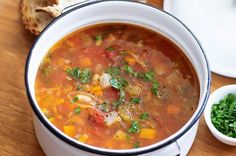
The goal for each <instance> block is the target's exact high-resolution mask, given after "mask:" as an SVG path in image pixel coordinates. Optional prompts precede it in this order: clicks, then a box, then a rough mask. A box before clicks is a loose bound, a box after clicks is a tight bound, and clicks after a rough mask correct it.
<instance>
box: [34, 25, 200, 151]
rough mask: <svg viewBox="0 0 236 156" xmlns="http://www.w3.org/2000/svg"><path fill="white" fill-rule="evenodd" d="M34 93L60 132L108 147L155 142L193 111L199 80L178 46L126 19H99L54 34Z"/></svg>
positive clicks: (165, 136) (174, 129)
mask: <svg viewBox="0 0 236 156" xmlns="http://www.w3.org/2000/svg"><path fill="white" fill-rule="evenodd" d="M35 94H36V99H37V101H38V104H39V106H40V108H41V110H42V112H43V113H44V114H45V116H46V117H47V118H48V119H49V121H50V122H52V123H53V124H54V125H55V126H56V127H57V128H58V129H59V130H61V131H62V132H64V133H65V134H66V135H68V136H70V137H72V138H74V139H76V140H78V141H80V142H84V143H86V144H90V145H93V146H97V147H103V148H109V149H131V148H138V147H143V146H147V145H150V144H153V143H156V142H158V141H161V140H163V139H165V138H167V137H168V136H170V135H172V134H174V133H175V132H176V131H178V130H179V129H180V128H181V127H182V126H183V125H184V124H185V123H186V122H187V121H188V120H189V119H190V117H191V116H192V115H193V113H194V111H195V110H196V107H197V104H198V99H199V82H198V79H197V75H196V73H195V71H194V69H193V66H192V65H191V63H190V62H189V61H188V59H187V58H186V56H185V55H184V53H183V51H182V50H181V49H180V48H178V47H177V46H176V45H175V44H174V43H172V42H171V41H170V40H169V39H167V38H165V37H164V36H162V35H160V34H158V33H156V32H154V31H151V30H147V29H145V28H142V27H139V26H135V25H129V24H119V23H116V24H115V23H113V24H100V25H94V26H90V27H86V28H83V29H80V30H77V31H75V32H73V33H71V34H69V35H68V36H66V37H64V38H63V39H61V40H60V41H59V42H58V43H56V44H55V45H54V46H53V47H52V48H51V49H50V50H49V51H48V54H47V55H46V56H45V57H44V59H43V60H42V63H41V65H40V67H39V69H38V73H37V77H36V82H35Z"/></svg>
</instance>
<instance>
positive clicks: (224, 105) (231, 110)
mask: <svg viewBox="0 0 236 156" xmlns="http://www.w3.org/2000/svg"><path fill="white" fill-rule="evenodd" d="M204 118H205V121H206V124H207V126H208V128H209V129H210V131H211V133H212V134H213V135H214V136H215V137H216V138H217V139H218V140H220V141H221V142H223V143H225V144H228V145H232V146H236V85H227V86H224V87H221V88H219V89H217V90H216V91H214V92H213V93H212V94H211V95H210V97H209V100H208V103H207V106H206V108H205V111H204Z"/></svg>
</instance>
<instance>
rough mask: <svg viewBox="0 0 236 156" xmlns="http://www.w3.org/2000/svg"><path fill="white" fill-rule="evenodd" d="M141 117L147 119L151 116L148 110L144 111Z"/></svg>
mask: <svg viewBox="0 0 236 156" xmlns="http://www.w3.org/2000/svg"><path fill="white" fill-rule="evenodd" d="M139 118H140V119H142V120H146V119H148V118H149V113H148V112H144V113H142V114H141V115H140V117H139Z"/></svg>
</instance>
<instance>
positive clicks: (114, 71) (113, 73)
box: [106, 66, 120, 77]
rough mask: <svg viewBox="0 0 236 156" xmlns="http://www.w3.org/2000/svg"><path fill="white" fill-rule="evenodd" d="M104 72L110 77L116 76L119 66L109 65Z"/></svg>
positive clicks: (118, 72)
mask: <svg viewBox="0 0 236 156" xmlns="http://www.w3.org/2000/svg"><path fill="white" fill-rule="evenodd" d="M106 73H108V74H110V75H111V76H112V77H116V76H119V75H120V67H117V66H110V67H109V68H108V69H107V70H106Z"/></svg>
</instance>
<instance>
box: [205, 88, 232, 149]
mask: <svg viewBox="0 0 236 156" xmlns="http://www.w3.org/2000/svg"><path fill="white" fill-rule="evenodd" d="M229 93H233V94H236V85H227V86H223V87H221V88H219V89H217V90H216V91H214V92H213V93H212V94H211V95H210V97H209V100H208V102H207V105H206V108H205V111H204V118H205V121H206V124H207V126H208V128H209V129H210V131H211V133H212V134H213V135H214V136H215V137H216V138H217V139H218V140H220V141H221V142H223V143H225V144H228V145H232V146H236V138H231V137H228V136H226V135H224V134H222V133H221V132H220V131H218V130H217V129H216V128H215V126H214V125H213V123H212V122H211V107H212V105H213V104H215V103H218V102H219V101H220V100H221V99H223V98H224V97H225V96H226V95H228V94H229Z"/></svg>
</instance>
